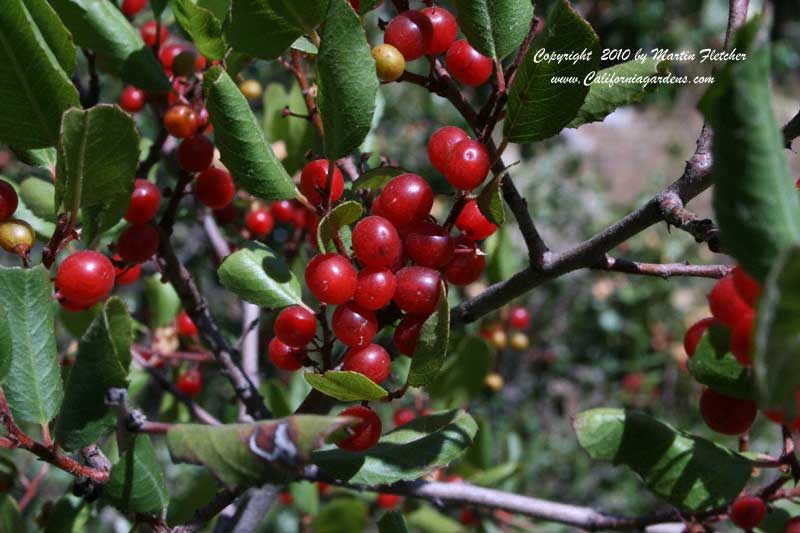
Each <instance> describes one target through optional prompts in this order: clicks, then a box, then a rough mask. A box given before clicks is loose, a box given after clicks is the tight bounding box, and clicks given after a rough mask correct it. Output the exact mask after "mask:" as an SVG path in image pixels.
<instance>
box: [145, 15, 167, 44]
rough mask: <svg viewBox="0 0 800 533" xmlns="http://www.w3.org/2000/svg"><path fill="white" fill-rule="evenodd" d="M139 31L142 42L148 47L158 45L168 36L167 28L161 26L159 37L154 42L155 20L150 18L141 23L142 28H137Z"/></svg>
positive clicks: (165, 40)
mask: <svg viewBox="0 0 800 533" xmlns="http://www.w3.org/2000/svg"><path fill="white" fill-rule="evenodd" d="M139 33H140V34H141V36H142V40H143V41H144V44H146V45H147V47H148V48H153V47H154V46H155V45H156V44H158V45H159V46H160V45H162V44H164V43H165V42H167V39H168V38H169V31H168V30H167V27H166V26H163V25H162V26H161V38H160V39H158V41H159V42H158V43H156V21H155V20H151V21H148V22H145V23H144V24H142V28H141V29H140V30H139Z"/></svg>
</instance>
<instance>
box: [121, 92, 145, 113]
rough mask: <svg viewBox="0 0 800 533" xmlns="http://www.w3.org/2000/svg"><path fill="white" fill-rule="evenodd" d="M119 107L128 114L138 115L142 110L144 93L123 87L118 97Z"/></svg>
mask: <svg viewBox="0 0 800 533" xmlns="http://www.w3.org/2000/svg"><path fill="white" fill-rule="evenodd" d="M119 106H120V107H121V108H122V109H124V110H125V111H127V112H128V113H138V112H139V111H141V110H142V109H144V91H142V90H140V89H137V88H136V87H125V88H124V89H123V90H122V93H121V94H120V95H119Z"/></svg>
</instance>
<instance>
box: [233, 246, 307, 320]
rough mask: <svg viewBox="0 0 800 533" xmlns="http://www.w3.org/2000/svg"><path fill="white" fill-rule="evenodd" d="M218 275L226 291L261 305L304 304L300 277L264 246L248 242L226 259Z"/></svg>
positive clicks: (284, 305) (285, 305)
mask: <svg viewBox="0 0 800 533" xmlns="http://www.w3.org/2000/svg"><path fill="white" fill-rule="evenodd" d="M218 273H219V280H220V282H221V283H222V285H223V286H225V288H227V289H228V290H230V291H232V292H234V293H236V294H237V295H238V296H239V297H240V298H242V299H243V300H245V301H248V302H250V303H254V304H256V305H258V306H261V307H272V308H280V307H288V306H290V305H299V304H302V303H303V302H302V299H301V297H302V292H301V289H300V282H299V281H298V280H297V276H295V274H294V272H292V271H291V270H290V269H289V267H288V266H287V265H286V263H285V262H284V261H283V259H282V258H280V257H278V256H277V255H275V252H273V251H272V250H271V249H269V248H268V247H266V246H264V245H263V244H260V243H256V242H248V243H246V244H245V246H244V247H243V248H242V249H241V250H239V251H237V252H234V253H232V254H231V255H229V256H228V257H226V258H225V260H224V261H223V262H222V265H220V267H219V271H218Z"/></svg>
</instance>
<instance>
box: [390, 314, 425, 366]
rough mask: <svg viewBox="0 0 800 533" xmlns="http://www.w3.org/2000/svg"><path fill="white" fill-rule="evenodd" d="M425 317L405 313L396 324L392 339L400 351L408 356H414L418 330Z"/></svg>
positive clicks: (420, 328)
mask: <svg viewBox="0 0 800 533" xmlns="http://www.w3.org/2000/svg"><path fill="white" fill-rule="evenodd" d="M427 318H428V317H426V316H416V315H406V316H404V317H403V319H402V320H401V321H400V323H399V324H397V327H396V328H395V330H394V336H393V337H392V340H393V341H394V345H395V346H396V347H397V350H398V351H399V352H400V353H402V354H404V355H407V356H409V357H413V356H414V350H416V349H417V341H419V334H420V330H422V326H423V324H425V320H427Z"/></svg>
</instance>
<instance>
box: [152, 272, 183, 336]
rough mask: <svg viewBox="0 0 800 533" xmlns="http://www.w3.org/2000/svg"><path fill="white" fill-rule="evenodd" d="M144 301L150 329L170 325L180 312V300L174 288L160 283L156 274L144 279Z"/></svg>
mask: <svg viewBox="0 0 800 533" xmlns="http://www.w3.org/2000/svg"><path fill="white" fill-rule="evenodd" d="M144 299H145V302H147V309H148V310H149V311H150V314H149V319H150V320H149V323H150V327H152V328H163V327H164V326H168V325H170V324H172V321H173V320H175V317H176V316H178V313H180V312H181V299H180V297H179V296H178V293H177V292H175V287H173V286H172V284H170V283H164V282H162V281H161V276H160V275H158V274H153V275H152V276H148V277H147V278H145V280H144Z"/></svg>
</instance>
